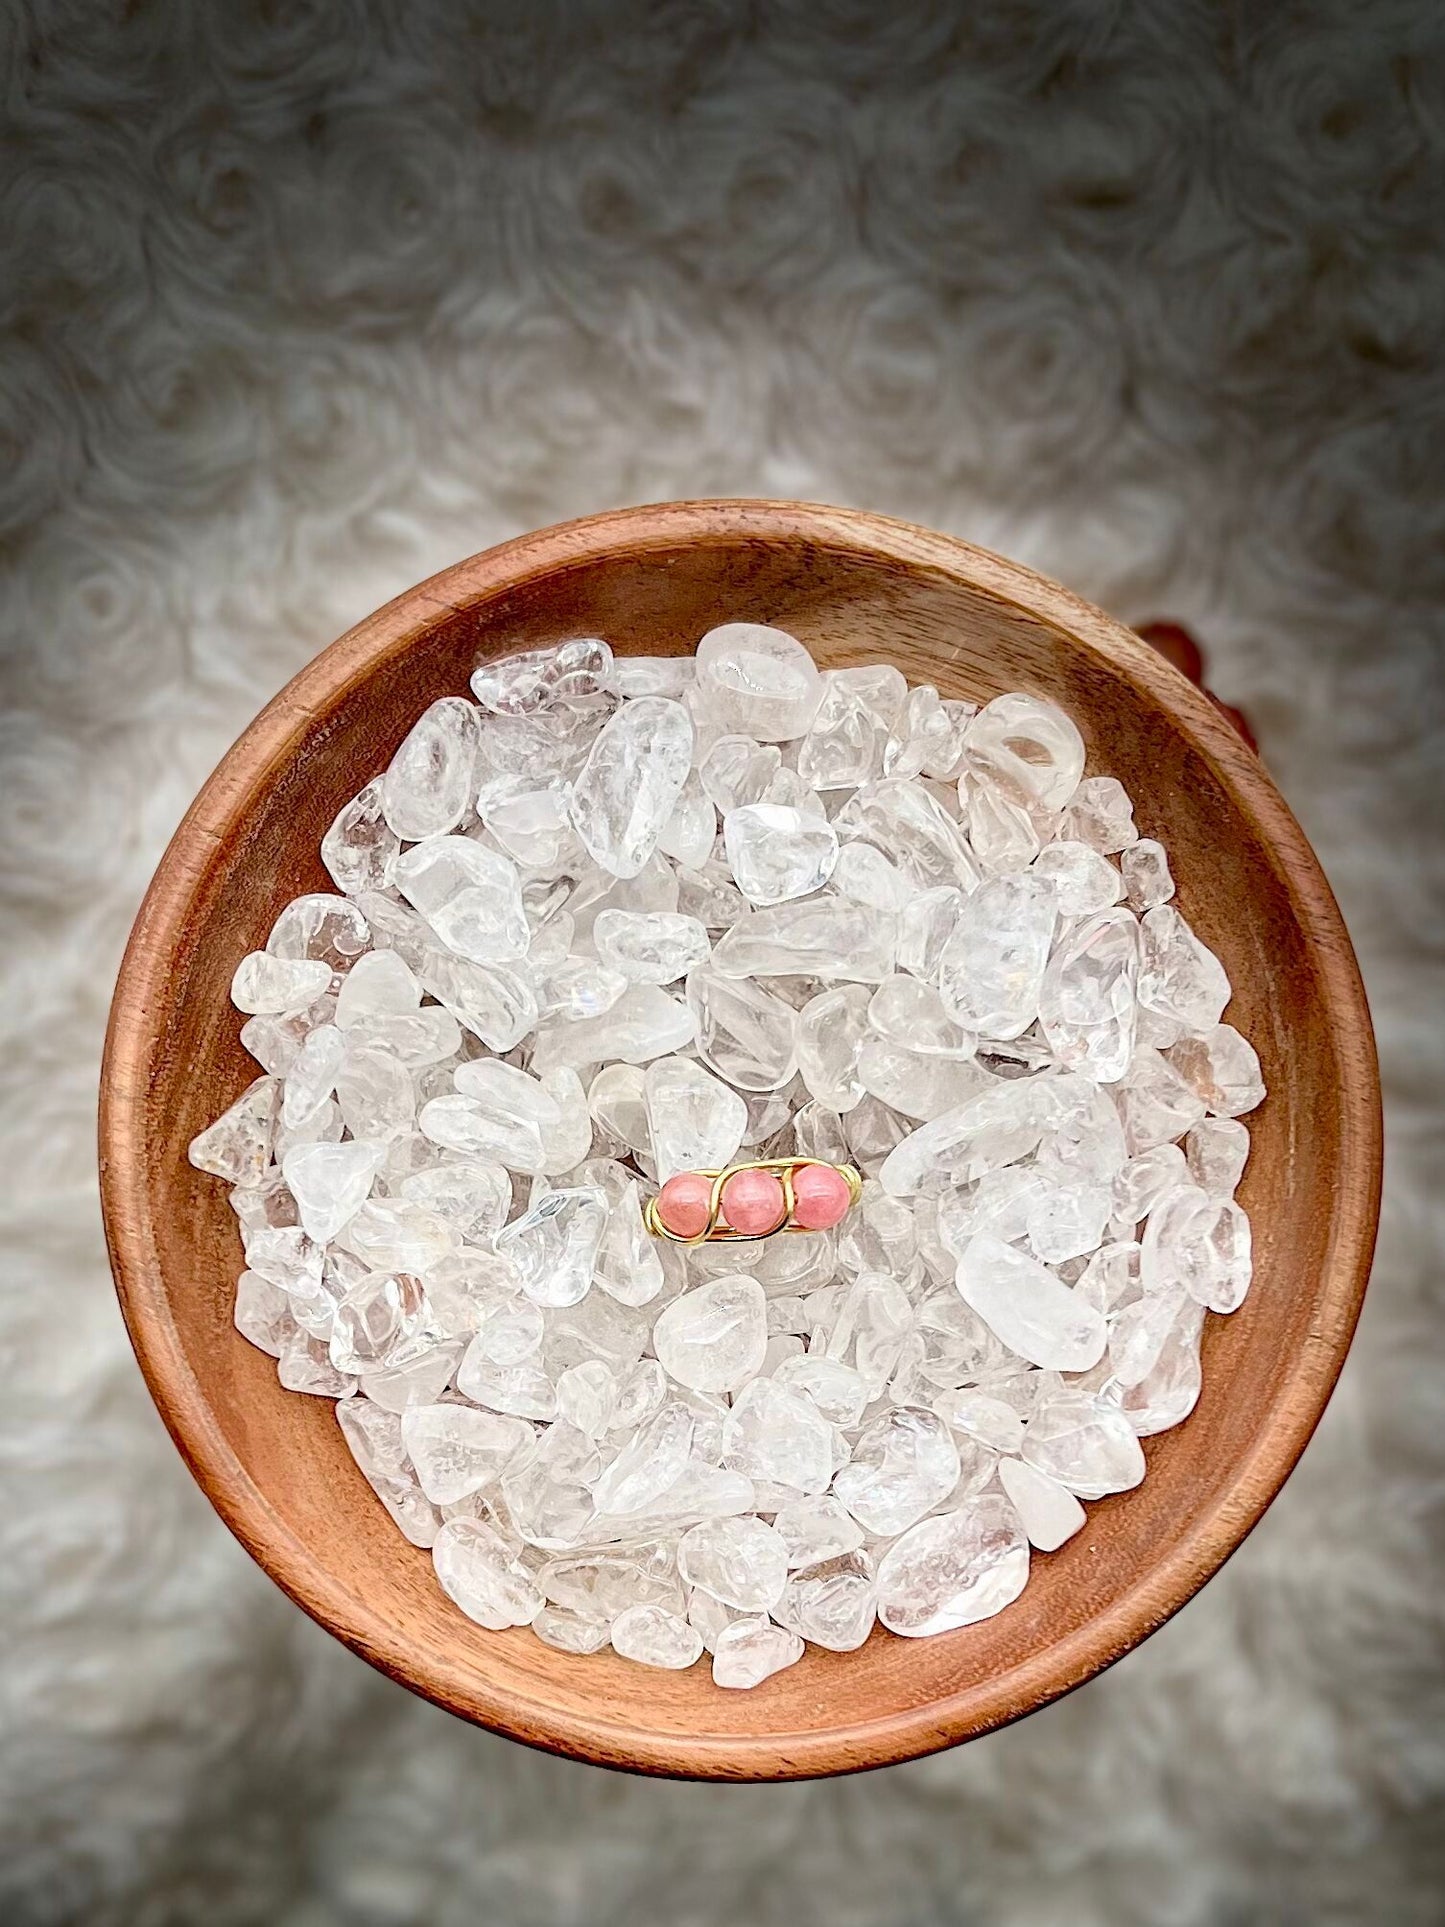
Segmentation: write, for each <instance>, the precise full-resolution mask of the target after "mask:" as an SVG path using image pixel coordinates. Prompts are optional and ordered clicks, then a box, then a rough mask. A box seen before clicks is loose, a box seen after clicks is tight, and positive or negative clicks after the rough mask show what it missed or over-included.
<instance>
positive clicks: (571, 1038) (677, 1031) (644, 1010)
mask: <svg viewBox="0 0 1445 1927" xmlns="http://www.w3.org/2000/svg"><path fill="white" fill-rule="evenodd" d="M696 1028H697V1024H696V1019H695V1017H694V1015H693V1012H692V1010H691V1008H690V1007H689V1004H684V1003H681V1002H679V1001H678V999H677V998H676V997H670V996H669V995H668V994H667V992H666V991H665V990H662V989H660V988H659V987H658V986H657V985H656V984H634V985H633V986H632V987H631V989H630V990H629V991H628V992H627V994H626V995H625V996H624V997H621V998H619V999H618V1001H617V1002H616V1003H615V1004H614V1005H613V1006H612V1008H611V1010H609V1011H607V1012H606V1013H605V1014H604V1015H603V1016H601V1017H589V1018H586V1019H584V1020H583V1021H582V1022H580V1023H573V1024H565V1023H564V1024H549V1025H548V1026H547V1028H546V1029H545V1030H544V1031H540V1032H539V1033H538V1038H537V1047H536V1051H535V1053H534V1055H533V1059H532V1062H533V1067H534V1068H535V1069H537V1070H540V1071H547V1070H555V1069H558V1068H561V1067H563V1066H566V1065H570V1066H571V1067H572V1068H574V1069H581V1068H583V1067H585V1066H588V1065H591V1064H602V1063H606V1062H609V1061H615V1062H619V1063H623V1064H647V1063H650V1062H651V1061H652V1059H653V1058H654V1057H665V1056H667V1054H668V1053H669V1052H670V1051H679V1050H684V1049H685V1048H686V1047H687V1045H689V1044H690V1043H691V1042H692V1040H693V1037H694V1034H695V1032H696ZM731 1081H734V1082H735V1081H736V1080H731Z"/></svg>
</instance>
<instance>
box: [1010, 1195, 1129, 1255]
mask: <svg viewBox="0 0 1445 1927" xmlns="http://www.w3.org/2000/svg"><path fill="white" fill-rule="evenodd" d="M1112 1211H1113V1195H1112V1192H1111V1191H1110V1189H1109V1187H1108V1186H1107V1185H1103V1184H1087V1183H1082V1184H1069V1185H1052V1184H1051V1185H1048V1186H1046V1187H1045V1189H1044V1191H1043V1192H1042V1193H1041V1194H1040V1195H1039V1196H1038V1197H1036V1198H1035V1199H1034V1200H1033V1202H1032V1203H1031V1204H1030V1206H1029V1210H1028V1219H1027V1230H1028V1240H1029V1249H1030V1250H1031V1251H1032V1252H1033V1254H1034V1256H1035V1257H1036V1258H1038V1259H1039V1260H1040V1261H1041V1262H1042V1263H1044V1264H1046V1265H1058V1264H1063V1263H1064V1262H1065V1260H1066V1259H1069V1258H1082V1257H1083V1256H1084V1255H1085V1254H1086V1253H1087V1252H1090V1251H1093V1250H1094V1249H1095V1247H1096V1246H1097V1245H1098V1243H1099V1241H1100V1239H1101V1238H1102V1237H1103V1235H1104V1232H1105V1230H1106V1228H1107V1227H1108V1223H1109V1219H1110V1216H1111V1214H1112Z"/></svg>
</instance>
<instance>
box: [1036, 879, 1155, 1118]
mask: <svg viewBox="0 0 1445 1927" xmlns="http://www.w3.org/2000/svg"><path fill="white" fill-rule="evenodd" d="M1138 971H1139V929H1138V925H1137V924H1136V923H1135V921H1134V919H1133V917H1132V916H1131V915H1130V913H1129V912H1128V911H1127V910H1115V909H1107V910H1101V911H1099V912H1098V913H1097V914H1096V915H1094V916H1091V917H1086V918H1084V919H1083V920H1082V921H1080V922H1076V923H1071V924H1070V925H1069V926H1068V927H1067V929H1066V930H1065V931H1064V932H1063V934H1062V936H1061V937H1060V939H1059V941H1058V942H1057V943H1056V944H1055V945H1054V949H1053V954H1052V955H1051V956H1050V958H1049V962H1048V968H1047V969H1046V970H1045V972H1044V979H1043V983H1042V985H1041V987H1040V990H1039V1021H1040V1025H1041V1027H1042V1029H1043V1033H1044V1036H1045V1037H1046V1038H1047V1039H1048V1043H1049V1048H1050V1049H1051V1050H1052V1051H1053V1053H1054V1055H1055V1057H1056V1058H1057V1059H1058V1061H1059V1063H1061V1064H1064V1065H1067V1066H1068V1068H1069V1069H1070V1070H1077V1071H1083V1072H1085V1073H1086V1074H1087V1075H1088V1076H1090V1077H1092V1078H1094V1079H1096V1080H1097V1081H1098V1082H1099V1083H1101V1084H1117V1083H1118V1081H1119V1079H1120V1078H1121V1077H1123V1076H1124V1075H1125V1073H1126V1072H1127V1071H1128V1069H1129V1065H1130V1063H1131V1062H1132V1061H1133V1056H1134V1040H1135V1036H1136V1033H1137V1029H1138V1002H1137V999H1136V994H1135V993H1136V988H1137V982H1138Z"/></svg>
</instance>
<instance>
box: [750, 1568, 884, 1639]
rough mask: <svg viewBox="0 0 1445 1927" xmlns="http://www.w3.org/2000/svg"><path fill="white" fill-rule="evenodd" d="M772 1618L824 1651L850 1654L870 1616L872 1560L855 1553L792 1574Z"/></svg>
mask: <svg viewBox="0 0 1445 1927" xmlns="http://www.w3.org/2000/svg"><path fill="white" fill-rule="evenodd" d="M773 1616H774V1617H775V1618H776V1619H777V1620H778V1621H779V1623H780V1624H782V1625H784V1626H786V1627H787V1628H788V1630H789V1631H790V1632H795V1633H797V1634H798V1636H799V1637H800V1638H802V1639H808V1640H811V1641H812V1643H813V1644H814V1645H815V1646H821V1647H823V1648H824V1649H825V1650H826V1651H828V1652H833V1653H853V1652H856V1651H857V1650H858V1648H859V1647H860V1646H861V1645H862V1644H863V1642H864V1640H865V1639H867V1637H868V1635H869V1633H871V1632H872V1630H873V1622H874V1619H875V1617H876V1611H875V1595H874V1579H873V1561H872V1559H871V1558H870V1556H869V1555H868V1553H866V1552H865V1551H863V1550H862V1549H861V1548H860V1549H858V1550H856V1551H850V1552H845V1553H841V1554H835V1555H834V1556H833V1557H832V1558H829V1559H820V1560H819V1561H818V1562H817V1563H816V1564H815V1565H811V1566H805V1567H803V1568H802V1569H801V1570H799V1571H797V1572H794V1573H793V1574H792V1575H791V1576H790V1578H789V1580H788V1583H787V1585H786V1586H785V1587H784V1589H783V1596H782V1598H781V1599H780V1600H779V1601H778V1603H777V1605H776V1606H775V1607H774V1608H773Z"/></svg>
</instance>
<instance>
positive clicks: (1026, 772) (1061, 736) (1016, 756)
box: [964, 694, 1084, 810]
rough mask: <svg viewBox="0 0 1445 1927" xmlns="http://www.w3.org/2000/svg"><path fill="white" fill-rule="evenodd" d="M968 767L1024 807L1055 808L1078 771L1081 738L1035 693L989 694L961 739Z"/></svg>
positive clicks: (1067, 796) (1081, 766) (1080, 770)
mask: <svg viewBox="0 0 1445 1927" xmlns="http://www.w3.org/2000/svg"><path fill="white" fill-rule="evenodd" d="M964 752H965V755H966V757H967V760H968V764H969V767H970V768H971V769H975V770H978V771H980V772H982V773H983V774H984V775H986V776H987V777H988V778H989V779H990V780H991V781H992V782H993V783H995V784H996V785H997V787H998V788H999V789H1000V790H1001V791H1002V792H1003V793H1004V795H1005V796H1007V797H1009V798H1011V799H1012V800H1013V801H1014V802H1016V803H1021V804H1023V805H1025V806H1026V807H1034V806H1036V807H1037V808H1039V809H1043V810H1061V809H1062V808H1063V807H1064V805H1065V804H1066V803H1067V802H1068V801H1069V799H1070V797H1071V796H1072V795H1073V793H1074V790H1075V787H1076V786H1077V784H1078V781H1079V778H1080V777H1081V776H1082V775H1083V773H1084V739H1083V738H1082V736H1080V734H1079V731H1078V728H1077V727H1076V725H1075V724H1074V722H1073V721H1072V720H1071V718H1070V717H1068V716H1066V715H1065V714H1064V712H1063V710H1062V709H1060V708H1058V707H1057V705H1056V704H1054V703H1050V702H1045V701H1044V700H1043V699H1042V698H1041V697H1038V696H1027V695H1022V694H1014V695H1007V696H995V698H994V699H993V701H992V702H991V703H986V704H985V705H984V707H983V708H982V709H981V710H980V711H979V712H978V714H977V716H975V717H974V719H973V721H972V722H971V723H970V724H969V726H968V734H967V735H966V736H965V738H964Z"/></svg>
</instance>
